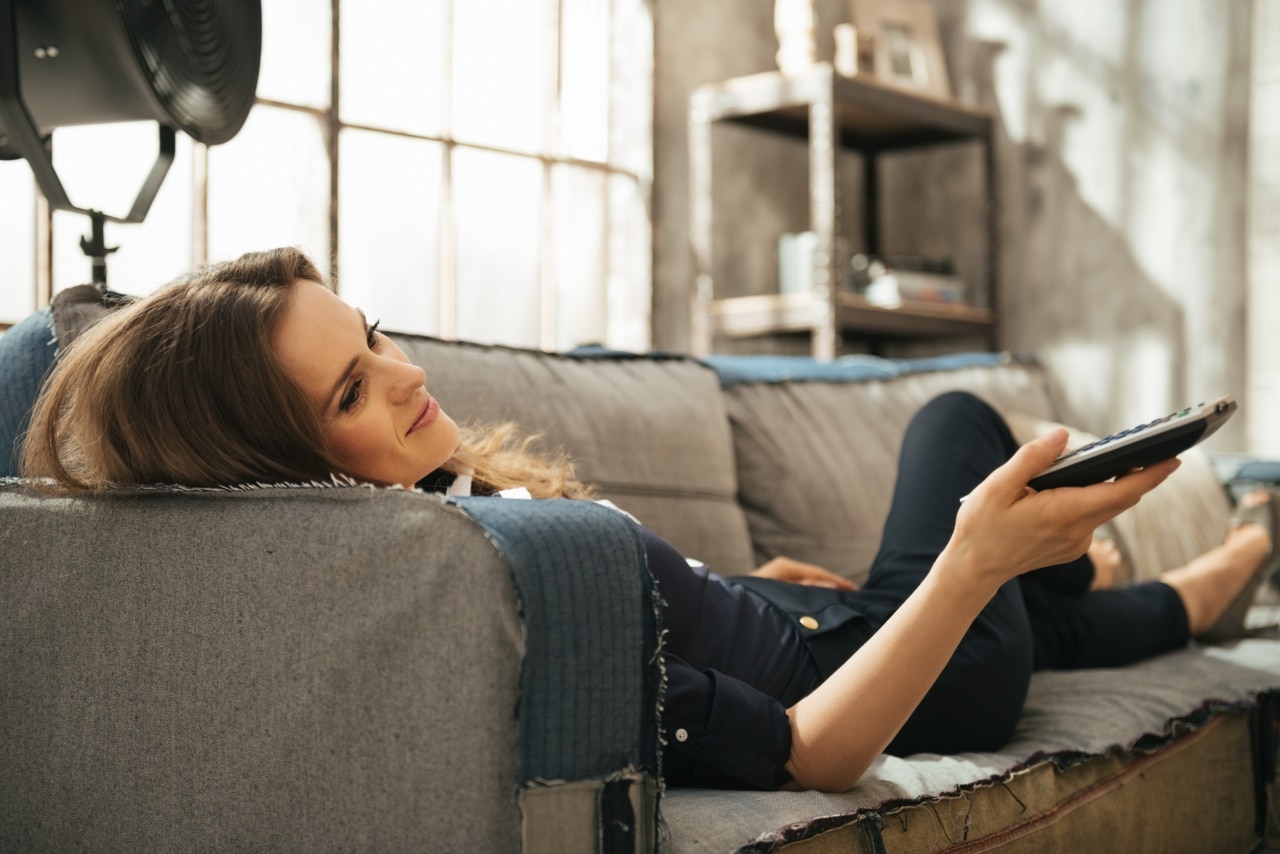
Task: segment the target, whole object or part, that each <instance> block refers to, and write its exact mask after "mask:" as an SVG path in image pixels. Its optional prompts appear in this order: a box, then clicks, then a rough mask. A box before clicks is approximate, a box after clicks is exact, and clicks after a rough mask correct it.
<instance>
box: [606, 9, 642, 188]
mask: <svg viewBox="0 0 1280 854" xmlns="http://www.w3.org/2000/svg"><path fill="white" fill-rule="evenodd" d="M651 6H652V3H651V0H613V20H612V21H611V22H610V24H611V30H612V32H613V40H612V44H613V80H612V89H611V92H612V99H611V103H610V105H609V162H610V163H611V164H612V165H613V166H615V167H617V168H618V169H622V170H625V171H627V172H631V173H632V174H634V175H639V176H640V177H641V178H643V179H645V180H648V179H649V178H650V177H651V174H652V171H653V145H652V139H653V13H652V12H651V11H650V8H651Z"/></svg>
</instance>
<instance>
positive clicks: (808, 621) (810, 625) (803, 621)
mask: <svg viewBox="0 0 1280 854" xmlns="http://www.w3.org/2000/svg"><path fill="white" fill-rule="evenodd" d="M800 625H802V626H804V627H805V628H806V629H808V630H809V631H813V630H814V629H816V628H817V627H818V621H817V620H815V619H814V618H813V617H810V616H809V615H807V614H806V615H805V616H803V617H801V618H800Z"/></svg>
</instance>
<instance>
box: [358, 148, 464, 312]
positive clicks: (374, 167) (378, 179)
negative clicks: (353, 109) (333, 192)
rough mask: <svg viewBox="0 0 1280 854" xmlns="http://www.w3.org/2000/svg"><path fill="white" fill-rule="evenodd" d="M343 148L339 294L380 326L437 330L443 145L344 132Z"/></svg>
mask: <svg viewBox="0 0 1280 854" xmlns="http://www.w3.org/2000/svg"><path fill="white" fill-rule="evenodd" d="M341 151H342V155H341V159H340V161H339V164H340V167H339V168H340V175H339V181H338V199H339V213H338V217H339V219H338V222H339V227H338V233H339V235H341V238H340V239H341V241H342V245H341V250H340V251H341V256H340V264H341V270H340V273H339V276H340V279H339V282H338V287H339V293H341V294H342V298H343V299H345V300H346V301H347V302H349V303H351V304H352V305H354V306H357V307H359V308H362V309H364V312H365V314H366V315H367V316H368V317H369V319H370V320H371V321H372V320H375V319H379V318H380V319H381V320H382V325H383V328H385V329H393V330H396V331H399V332H416V333H419V334H423V335H434V334H437V333H438V332H439V331H440V209H439V205H440V173H441V165H442V161H441V158H442V147H441V146H440V144H439V143H434V142H422V141H419V140H414V139H406V138H404V137H397V136H388V135H384V134H377V133H371V132H368V131H359V130H347V131H343V133H342V148H341Z"/></svg>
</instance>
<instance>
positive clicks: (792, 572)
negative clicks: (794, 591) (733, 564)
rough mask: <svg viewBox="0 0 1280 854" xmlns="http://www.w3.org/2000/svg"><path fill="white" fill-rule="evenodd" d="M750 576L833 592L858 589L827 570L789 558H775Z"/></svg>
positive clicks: (850, 582) (845, 579)
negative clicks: (822, 588) (828, 589)
mask: <svg viewBox="0 0 1280 854" xmlns="http://www.w3.org/2000/svg"><path fill="white" fill-rule="evenodd" d="M751 574H752V575H756V576H759V577H761V578H773V579H776V580H778V581H789V582H791V583H792V584H806V585H809V586H812V587H830V588H832V589H835V590H857V589H858V586H857V585H856V584H854V583H853V582H852V581H850V580H849V579H847V578H844V577H843V576H839V575H836V574H835V573H834V572H831V571H830V570H828V569H823V568H822V567H820V566H817V565H815V564H812V563H805V562H804V561H799V560H794V559H792V558H789V557H775V558H773V559H772V560H770V561H769V562H768V563H766V564H765V565H764V566H762V567H760V568H759V569H757V570H756V571H755V572H753V573H751Z"/></svg>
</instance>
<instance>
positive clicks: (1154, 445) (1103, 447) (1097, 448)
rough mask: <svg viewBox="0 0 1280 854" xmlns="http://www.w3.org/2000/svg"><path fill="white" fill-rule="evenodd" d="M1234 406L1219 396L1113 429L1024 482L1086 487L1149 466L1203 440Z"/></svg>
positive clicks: (1037, 486)
mask: <svg viewBox="0 0 1280 854" xmlns="http://www.w3.org/2000/svg"><path fill="white" fill-rule="evenodd" d="M1235 411H1236V402H1235V401H1234V400H1232V399H1231V398H1230V397H1223V398H1221V399H1219V400H1216V401H1214V402H1213V403H1207V404H1206V403H1201V404H1199V405H1197V406H1189V407H1187V408H1186V409H1183V410H1180V411H1178V412H1173V413H1170V414H1169V415H1166V416H1165V417H1163V418H1157V419H1156V420H1155V421H1148V422H1147V423H1146V424H1139V425H1137V426H1136V427H1130V428H1129V429H1128V430H1122V431H1120V432H1119V433H1112V434H1111V435H1110V436H1106V437H1104V438H1102V439H1099V440H1098V441H1096V442H1090V443H1089V444H1087V445H1085V446H1084V447H1081V448H1076V449H1075V450H1073V451H1068V452H1067V453H1065V454H1063V455H1062V456H1060V457H1058V459H1057V460H1055V461H1054V463H1053V465H1051V466H1049V468H1047V469H1045V470H1044V472H1043V473H1042V474H1040V475H1037V476H1036V477H1034V478H1032V480H1031V482H1030V483H1029V484H1028V486H1030V487H1031V488H1032V489H1037V490H1039V489H1054V488H1056V487H1059V486H1088V485H1089V484H1091V483H1099V482H1101V481H1104V480H1110V479H1111V478H1113V477H1116V476H1117V475H1121V474H1124V473H1125V472H1127V471H1129V470H1130V469H1135V468H1142V467H1143V466H1149V465H1154V464H1155V463H1158V462H1160V461H1162V460H1167V459H1170V458H1171V457H1176V456H1177V455H1178V454H1180V453H1182V452H1183V451H1185V450H1186V449H1187V448H1190V447H1191V446H1192V445H1196V444H1198V443H1200V442H1202V441H1204V440H1205V439H1207V438H1208V437H1209V436H1210V435H1212V434H1213V432H1214V431H1215V430H1217V429H1218V428H1219V427H1221V426H1222V425H1223V423H1224V422H1226V420H1227V419H1228V418H1230V417H1231V415H1232V413H1234V412H1235Z"/></svg>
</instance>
